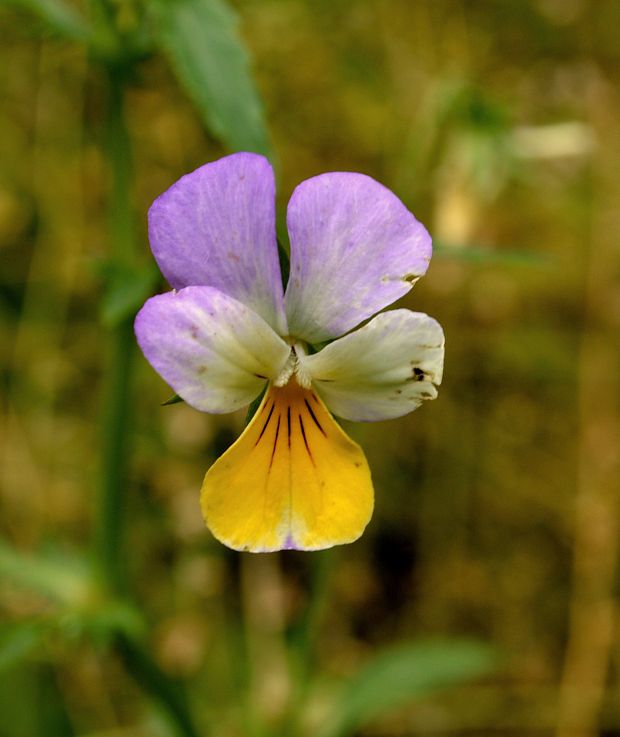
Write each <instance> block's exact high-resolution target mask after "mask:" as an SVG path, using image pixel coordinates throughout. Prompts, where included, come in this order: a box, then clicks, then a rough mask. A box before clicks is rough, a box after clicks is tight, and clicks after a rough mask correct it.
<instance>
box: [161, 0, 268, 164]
mask: <svg viewBox="0 0 620 737" xmlns="http://www.w3.org/2000/svg"><path fill="white" fill-rule="evenodd" d="M154 9H155V12H156V16H157V27H158V34H159V41H160V43H161V45H162V47H163V48H164V49H165V50H166V52H167V53H168V56H169V57H170V60H171V62H172V66H173V68H174V70H175V72H176V75H177V77H178V79H179V81H180V83H181V84H182V86H183V87H184V88H185V90H186V91H187V93H188V94H189V96H190V97H191V98H192V100H193V101H194V103H195V104H196V106H197V108H198V110H199V111H200V113H201V115H202V117H203V119H204V121H205V123H206V125H207V127H208V128H209V129H210V130H211V131H212V133H213V134H214V135H215V136H216V137H217V138H219V139H220V140H222V141H224V143H226V144H227V145H228V146H229V147H230V148H231V149H233V150H242V151H255V152H257V153H262V154H269V148H270V147H269V137H268V134H267V130H266V126H265V123H264V119H263V111H262V105H261V101H260V97H259V94H258V92H257V90H256V87H255V86H254V82H253V80H252V77H251V74H250V69H249V63H248V54H247V52H246V49H245V46H244V44H243V42H242V41H241V38H240V37H239V35H238V33H237V17H236V15H235V13H234V12H233V11H232V10H231V8H230V7H229V6H228V5H227V4H226V2H224V0H157V2H155V3H154Z"/></svg>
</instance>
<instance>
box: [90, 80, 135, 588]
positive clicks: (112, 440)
mask: <svg viewBox="0 0 620 737" xmlns="http://www.w3.org/2000/svg"><path fill="white" fill-rule="evenodd" d="M108 82H109V84H108V90H109V91H108V119H107V131H106V149H107V160H108V162H109V165H110V169H111V171H110V178H111V181H110V194H109V213H110V215H109V224H108V227H109V233H110V251H111V254H112V259H113V264H112V266H113V267H114V266H118V265H120V264H123V263H127V262H128V260H129V259H130V258H131V256H132V253H133V251H134V242H133V240H134V233H133V223H132V208H131V179H132V172H131V143H130V140H129V134H128V131H127V127H126V125H125V119H124V112H123V96H124V88H123V83H122V76H121V73H120V72H119V71H116V70H114V71H111V72H110V73H109V74H108ZM107 342H108V345H107V362H108V363H107V370H106V379H105V380H106V383H105V386H104V390H103V404H104V406H103V421H102V424H103V436H102V459H101V460H102V468H101V479H100V506H99V520H98V525H97V531H96V535H95V545H96V551H95V552H96V560H97V562H98V564H99V572H100V574H101V577H102V579H103V582H104V583H105V585H106V586H107V587H108V589H109V590H110V591H111V593H114V594H119V593H122V592H123V590H124V589H125V576H124V569H123V560H124V550H123V505H124V497H125V494H126V492H127V489H126V488H125V487H126V484H125V482H126V475H127V459H128V456H129V440H130V437H131V433H130V420H131V417H130V406H131V404H130V403H131V368H132V356H133V347H134V346H133V343H134V341H133V333H132V325H131V321H130V320H125V321H123V322H121V323H120V324H119V325H116V326H115V327H114V328H112V329H111V330H110V332H109V334H108V338H107Z"/></svg>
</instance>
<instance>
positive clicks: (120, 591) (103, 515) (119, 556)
mask: <svg viewBox="0 0 620 737" xmlns="http://www.w3.org/2000/svg"><path fill="white" fill-rule="evenodd" d="M126 71H127V70H125V69H123V68H122V67H117V66H111V67H108V68H107V78H108V107H107V130H106V160H107V161H108V163H109V166H110V192H109V226H108V227H109V236H110V255H111V260H112V264H111V266H112V267H113V269H114V267H121V266H123V265H127V264H131V262H132V259H133V257H134V251H135V243H134V228H133V209H132V204H131V194H132V165H131V140H130V137H129V132H128V130H127V125H126V121H125V115H124V96H125V83H124V79H125V76H126ZM113 269H112V273H113ZM134 350H135V341H134V337H133V320H132V316H130V317H128V318H126V319H124V320H122V321H121V322H119V323H118V324H117V325H115V326H114V327H113V328H111V329H110V331H109V333H108V336H107V367H106V372H105V385H104V390H103V403H104V406H103V418H102V424H103V432H102V439H101V443H102V446H101V478H100V498H99V508H98V518H97V521H96V531H95V536H94V539H95V550H94V554H95V565H96V570H97V573H98V575H99V579H100V581H101V583H102V584H103V586H104V587H105V589H106V591H107V593H108V594H109V595H110V596H112V597H122V596H125V595H126V589H127V585H126V583H127V582H126V571H125V560H126V553H125V545H124V519H123V517H124V498H125V494H126V493H127V492H128V488H127V467H128V458H129V445H130V439H131V420H132V417H131V374H132V364H133V354H134ZM114 643H115V648H116V650H117V652H118V653H119V655H120V656H121V658H122V660H123V662H124V664H125V667H126V669H127V672H128V673H129V674H130V675H131V676H132V677H133V678H134V679H135V681H136V683H137V684H138V685H139V686H140V687H141V688H142V689H143V690H144V691H145V692H146V693H148V694H149V695H150V696H151V697H152V698H153V700H154V701H156V702H157V703H159V704H160V705H161V706H162V707H163V709H164V711H165V712H166V714H167V716H168V718H169V719H170V721H171V723H172V724H173V726H174V729H175V731H176V733H177V734H178V735H179V737H198V732H197V730H196V728H195V727H194V726H193V723H192V718H191V716H190V712H189V710H188V708H187V705H186V703H185V698H184V695H183V692H182V691H181V690H180V689H179V685H178V684H177V683H175V682H173V681H172V680H171V679H170V678H169V677H168V676H167V675H166V673H165V672H163V671H162V670H161V669H160V668H159V667H158V665H157V663H156V662H155V661H154V660H153V659H152V658H151V656H150V655H149V653H148V650H147V649H146V648H145V647H143V646H142V644H141V643H140V642H138V641H137V640H136V639H134V638H132V637H129V636H128V635H126V634H123V633H117V635H116V636H115V639H114Z"/></svg>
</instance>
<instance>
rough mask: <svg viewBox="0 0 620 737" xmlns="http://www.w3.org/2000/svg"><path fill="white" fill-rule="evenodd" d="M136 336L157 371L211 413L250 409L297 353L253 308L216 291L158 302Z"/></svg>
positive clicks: (140, 319) (144, 314)
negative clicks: (268, 382) (292, 354)
mask: <svg viewBox="0 0 620 737" xmlns="http://www.w3.org/2000/svg"><path fill="white" fill-rule="evenodd" d="M135 330H136V337H137V339H138V343H139V345H140V348H141V349H142V352H143V353H144V355H145V356H146V358H147V359H148V361H149V363H150V364H151V365H152V366H153V368H154V369H155V370H156V371H157V372H158V373H159V374H160V375H161V376H162V377H163V378H164V379H165V380H166V381H167V382H168V384H170V386H171V387H172V388H173V389H174V391H175V392H176V393H177V394H178V395H179V396H180V397H182V398H183V399H185V401H186V402H188V404H191V405H192V406H193V407H195V408H196V409H199V410H203V411H205V412H216V413H217V412H232V411H234V410H236V409H239V408H240V407H243V406H245V405H246V404H249V403H250V402H251V401H252V400H253V399H254V398H255V397H256V396H257V395H258V394H259V393H260V391H261V389H262V388H263V386H264V385H265V382H266V381H267V380H268V379H271V380H273V379H275V378H276V377H277V376H278V375H279V373H280V372H281V371H282V369H283V367H284V364H285V363H286V361H287V358H288V356H289V354H290V350H291V349H290V346H288V345H287V344H286V343H285V342H284V341H283V340H282V338H280V337H279V336H278V335H276V333H275V332H274V331H273V330H272V329H271V327H269V325H268V324H267V323H266V322H265V321H264V320H263V319H262V318H261V317H259V316H258V315H257V314H256V313H255V312H253V311H252V310H251V309H250V308H249V307H246V306H245V305H243V304H242V303H241V302H238V301H237V300H235V299H233V298H232V297H229V296H228V295H226V294H224V293H223V292H220V291H218V290H217V289H214V288H213V287H186V288H185V289H181V290H180V291H179V292H168V293H167V294H160V295H158V296H156V297H152V298H151V299H149V300H147V302H146V303H145V305H144V307H142V309H141V310H140V312H139V313H138V315H137V317H136V322H135Z"/></svg>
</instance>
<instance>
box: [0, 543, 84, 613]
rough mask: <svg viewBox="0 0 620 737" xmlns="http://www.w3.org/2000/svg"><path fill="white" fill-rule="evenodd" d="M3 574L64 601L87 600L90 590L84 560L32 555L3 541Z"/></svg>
mask: <svg viewBox="0 0 620 737" xmlns="http://www.w3.org/2000/svg"><path fill="white" fill-rule="evenodd" d="M3 577H6V578H8V579H11V580H12V581H14V582H15V584H17V585H18V586H21V587H22V588H25V589H29V590H31V591H36V592H37V593H39V594H41V595H43V596H45V597H47V598H49V599H52V600H54V601H58V602H62V603H66V602H75V601H83V600H84V599H85V598H87V596H88V593H89V590H90V585H89V581H88V570H87V569H86V567H85V565H84V563H83V561H81V560H80V559H78V558H74V557H68V556H66V555H61V554H56V553H49V554H47V555H36V556H35V555H29V554H26V553H21V552H20V551H18V550H15V548H13V547H11V546H10V545H8V544H6V543H3V542H0V579H2V578H3Z"/></svg>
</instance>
